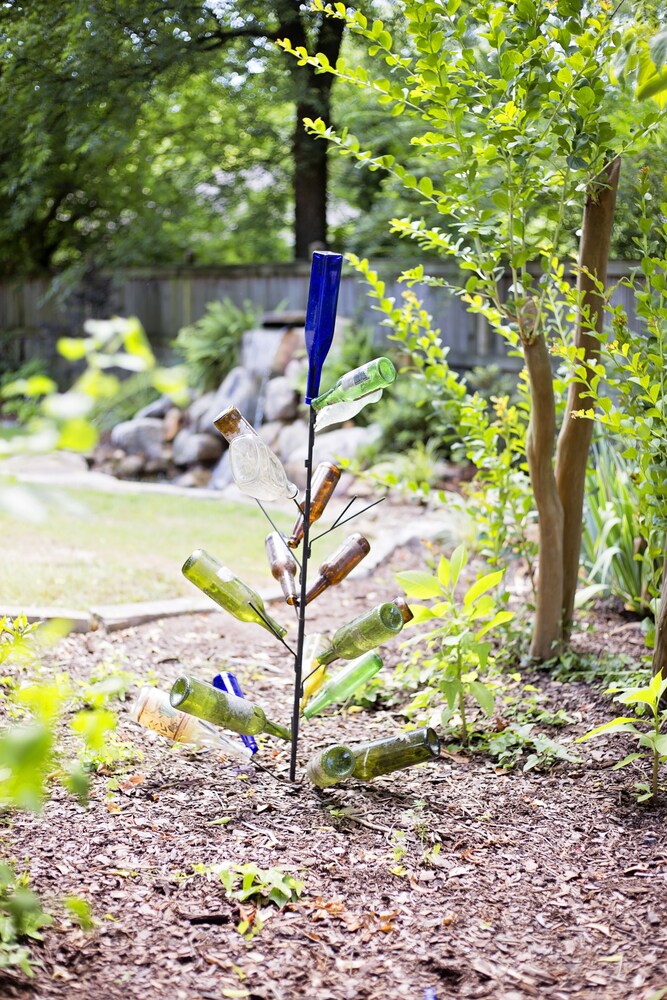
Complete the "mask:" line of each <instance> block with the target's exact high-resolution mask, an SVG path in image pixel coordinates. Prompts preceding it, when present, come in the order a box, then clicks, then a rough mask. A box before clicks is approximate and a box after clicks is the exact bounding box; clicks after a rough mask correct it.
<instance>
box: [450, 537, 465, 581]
mask: <svg viewBox="0 0 667 1000" xmlns="http://www.w3.org/2000/svg"><path fill="white" fill-rule="evenodd" d="M467 561H468V557H467V554H466V550H465V545H459V546H458V547H457V548H455V549H454V551H453V552H452V558H451V559H450V561H449V563H450V567H451V573H452V587H455V586H456V584H457V583H458V579H459V576H460V575H461V570H462V569H463V567H464V566H465V564H466V562H467Z"/></svg>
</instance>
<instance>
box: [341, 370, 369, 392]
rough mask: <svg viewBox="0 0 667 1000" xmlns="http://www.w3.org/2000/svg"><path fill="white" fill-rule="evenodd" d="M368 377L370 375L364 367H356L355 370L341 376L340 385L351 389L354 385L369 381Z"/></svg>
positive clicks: (342, 387)
mask: <svg viewBox="0 0 667 1000" xmlns="http://www.w3.org/2000/svg"><path fill="white" fill-rule="evenodd" d="M368 379H369V375H368V373H367V372H366V371H365V370H364V369H363V368H355V369H354V371H353V372H348V373H347V375H343V376H341V380H340V387H341V389H351V388H352V386H355V385H361V384H362V382H368Z"/></svg>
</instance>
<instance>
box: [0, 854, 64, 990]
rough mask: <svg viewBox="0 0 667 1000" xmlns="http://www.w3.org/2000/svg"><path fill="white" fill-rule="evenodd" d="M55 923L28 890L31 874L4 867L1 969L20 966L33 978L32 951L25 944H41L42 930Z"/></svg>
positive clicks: (1, 869)
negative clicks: (19, 873)
mask: <svg viewBox="0 0 667 1000" xmlns="http://www.w3.org/2000/svg"><path fill="white" fill-rule="evenodd" d="M51 923H53V918H52V917H51V915H50V914H48V913H46V912H45V911H44V910H43V909H42V904H41V903H40V901H39V897H38V896H36V895H35V893H34V892H32V890H30V889H29V888H28V876H27V874H21V875H17V874H16V872H15V871H14V869H13V868H12V866H11V865H8V864H0V969H7V968H11V967H12V966H18V967H19V968H20V969H21V970H22V971H23V972H25V973H26V975H28V976H31V975H32V974H33V972H32V967H31V964H30V952H29V950H28V948H27V947H25V945H23V944H22V942H23V941H24V940H25V939H26V938H29V939H30V940H32V941H41V940H42V938H43V935H42V934H41V929H42V927H46V926H48V925H49V924H51Z"/></svg>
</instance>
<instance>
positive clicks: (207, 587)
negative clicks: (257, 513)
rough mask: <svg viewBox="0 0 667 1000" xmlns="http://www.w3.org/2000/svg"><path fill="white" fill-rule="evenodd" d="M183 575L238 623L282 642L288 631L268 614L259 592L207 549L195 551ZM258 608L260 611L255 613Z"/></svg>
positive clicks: (184, 564) (185, 564)
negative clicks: (257, 628) (250, 624)
mask: <svg viewBox="0 0 667 1000" xmlns="http://www.w3.org/2000/svg"><path fill="white" fill-rule="evenodd" d="M183 575H184V576H185V577H186V578H187V579H188V580H189V581H190V583H194V585H195V587H199V589H200V590H202V591H203V592H204V593H205V594H206V596H207V597H210V598H211V600H212V601H215V603H216V604H218V605H219V606H220V607H221V608H224V610H225V611H229V613H230V615H234V617H235V618H238V619H239V621H242V622H254V623H255V624H257V625H261V626H262V628H265V629H266V630H267V632H271V634H272V635H278V636H279V637H280V638H281V639H282V637H283V636H284V635H285V634H286V633H287V629H285V628H283V627H282V625H279V624H278V622H277V621H274V619H273V618H272V617H271V615H269V614H268V613H267V611H266V609H265V607H264V601H263V600H262V598H261V597H260V596H259V594H258V593H257V591H256V590H253V589H252V587H249V586H248V585H247V584H246V583H243V581H242V580H239V579H238V577H236V576H234V574H233V573H232V572H231V571H230V570H228V569H227V567H226V566H223V565H222V564H221V563H219V562H218V560H217V559H215V558H214V557H213V556H212V555H209V553H208V552H206V551H205V550H204V549H196V550H195V551H194V552H193V553H192V555H191V556H188V558H187V559H186V560H185V562H184V563H183ZM251 605H254V607H251ZM255 608H257V609H258V610H257V611H255ZM259 612H261V614H259Z"/></svg>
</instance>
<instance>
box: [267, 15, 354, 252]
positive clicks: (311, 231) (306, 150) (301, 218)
mask: <svg viewBox="0 0 667 1000" xmlns="http://www.w3.org/2000/svg"><path fill="white" fill-rule="evenodd" d="M276 8H277V13H278V17H279V21H280V34H281V36H283V37H286V38H289V39H290V41H291V43H292V44H293V45H294V46H296V47H298V46H300V45H301V46H303V47H304V48H306V49H307V50H308V51H309V52H321V53H322V54H323V55H325V56H326V57H327V59H328V60H329V62H330V63H331V64H332V65H335V64H336V61H337V59H338V56H339V55H340V46H341V42H342V39H343V32H344V30H345V22H344V21H342V20H339V19H337V18H332V17H322V19H321V20H320V22H319V27H318V30H317V34H316V37H315V38H314V39H313V40H312V43H309V39H308V33H307V32H306V24H305V18H304V16H303V14H302V13H301V10H300V6H299V4H298V3H293V2H291V0H280V2H279V3H277V4H276ZM289 67H290V72H291V74H292V83H293V85H294V92H295V95H296V96H295V103H296V122H295V127H294V139H293V142H292V152H293V157H294V174H293V181H294V256H295V257H296V259H297V260H309V259H310V256H311V252H312V250H313V249H323V248H325V247H326V245H327V194H328V181H329V172H328V168H327V163H328V160H327V146H328V143H326V142H324V141H323V140H322V139H315V138H313V137H312V136H310V135H308V134H307V133H306V130H305V128H304V125H303V119H304V118H313V119H315V118H322V119H323V121H324V122H325V123H326V124H327V125H330V124H331V86H332V84H333V80H334V78H333V76H331V74H330V73H316V72H315V71H314V70H313V69H312V68H311V67H310V66H299V65H298V63H297V62H296V61H295V60H293V59H291V60H290V64H289Z"/></svg>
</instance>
